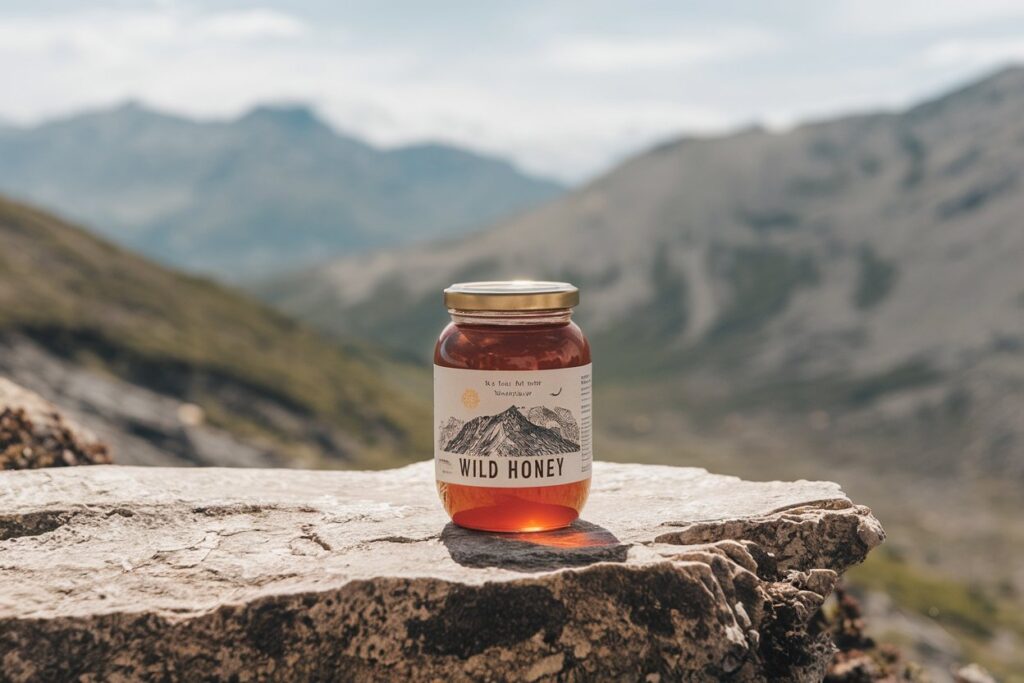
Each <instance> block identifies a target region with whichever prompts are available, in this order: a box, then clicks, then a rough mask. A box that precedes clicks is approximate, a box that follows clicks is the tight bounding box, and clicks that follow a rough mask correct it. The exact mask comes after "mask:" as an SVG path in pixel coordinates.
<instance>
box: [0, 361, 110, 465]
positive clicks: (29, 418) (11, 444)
mask: <svg viewBox="0 0 1024 683" xmlns="http://www.w3.org/2000/svg"><path fill="white" fill-rule="evenodd" d="M109 462H110V452H109V450H108V449H107V446H106V444H104V443H102V442H101V441H100V440H99V439H97V438H96V436H95V435H94V434H93V433H92V432H90V431H89V430H87V429H84V428H82V427H81V426H79V425H78V424H76V423H75V422H73V421H72V420H70V419H68V418H67V417H66V416H64V415H63V414H62V413H61V412H60V411H59V410H58V409H57V407H56V406H54V405H53V404H52V403H50V402H49V401H47V400H46V399H44V398H43V397H42V396H39V395H38V394H36V393H34V392H32V391H29V390H28V389H25V388H23V387H20V386H18V385H17V384H15V383H14V382H11V381H10V380H7V379H5V378H3V377H0V470H4V469H8V470H11V469H26V468H35V467H56V466H61V465H95V464H103V463H109Z"/></svg>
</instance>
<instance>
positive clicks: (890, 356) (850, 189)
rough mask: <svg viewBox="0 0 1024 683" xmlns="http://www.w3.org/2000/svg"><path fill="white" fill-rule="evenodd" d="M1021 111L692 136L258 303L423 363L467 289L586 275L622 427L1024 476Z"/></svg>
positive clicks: (269, 288)
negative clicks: (487, 282)
mask: <svg viewBox="0 0 1024 683" xmlns="http://www.w3.org/2000/svg"><path fill="white" fill-rule="evenodd" d="M1022 109H1024V69H1021V68H1019V67H1017V68H1011V69H1004V70H1000V71H998V72H996V73H995V74H994V75H992V76H990V77H988V78H985V79H982V80H981V81H978V82H976V83H973V84H971V85H968V86H964V87H962V88H959V89H957V90H956V91H954V92H952V93H949V94H946V95H943V96H939V97H936V98H931V99H929V100H927V101H925V102H922V103H921V104H919V105H916V106H913V107H910V108H908V109H906V110H904V111H902V112H896V113H881V114H876V113H871V114H864V115H858V116H854V117H842V118H840V119H836V120H830V121H819V122H814V123H811V124H806V125H802V126H797V127H795V128H794V129H792V130H790V131H786V132H768V131H764V130H757V129H754V130H744V131H740V132H738V133H735V134H733V135H728V136H724V137H720V138H708V139H684V140H680V141H675V142H673V143H667V144H664V145H661V146H658V147H655V148H654V149H653V150H652V151H650V152H648V153H645V154H642V155H639V156H637V157H634V158H632V159H630V160H628V161H626V162H625V163H624V164H622V165H621V166H619V167H617V168H616V169H614V170H612V171H611V172H609V173H608V174H606V175H604V176H602V177H600V178H598V179H597V180H595V181H594V182H592V183H590V184H588V185H587V186H585V187H583V188H580V189H577V190H575V191H573V192H572V193H571V194H569V195H567V196H566V197H564V198H562V199H561V200H557V201H555V202H552V203H550V204H547V205H545V206H542V207H540V208H538V209H535V210H533V211H531V212H527V213H525V214H523V215H521V216H519V217H515V218H512V219H510V220H507V221H504V222H500V223H498V224H496V225H495V226H493V227H492V228H491V229H490V230H488V231H485V232H482V233H478V234H475V235H471V236H468V237H466V238H464V239H461V240H449V241H446V242H444V243H435V244H433V245H425V246H421V247H418V248H417V249H416V250H410V249H405V250H403V249H397V250H385V251H382V252H378V253H373V254H369V255H366V256H364V257H361V258H360V259H358V260H354V259H342V260H339V261H336V262H334V263H333V264H326V265H324V266H322V267H319V268H316V269H314V270H312V271H310V272H308V273H305V274H302V275H297V276H293V277H291V278H289V279H285V280H281V281H277V282H270V283H267V284H265V285H264V286H262V287H261V288H260V290H259V291H260V293H261V294H262V295H264V296H265V297H266V298H267V300H269V301H271V302H272V303H275V304H276V305H278V306H280V307H282V308H283V309H284V310H287V311H290V312H292V313H295V314H297V315H299V316H301V317H304V318H305V319H307V320H310V321H311V322H313V323H314V324H318V325H320V326H321V327H323V328H324V329H327V330H332V329H334V330H337V329H339V327H338V324H337V323H336V322H335V321H341V320H344V321H345V325H344V327H345V329H346V330H347V331H348V332H349V333H355V334H363V335H367V336H372V337H374V338H378V339H382V340H384V341H390V342H391V343H393V344H395V345H398V346H400V347H401V348H403V349H406V350H408V351H419V352H421V353H423V354H424V355H425V353H426V352H425V351H424V349H429V347H430V339H431V338H432V337H433V336H434V334H435V333H436V330H437V329H439V328H440V326H441V325H442V324H443V322H444V311H443V310H442V309H441V307H440V306H438V305H437V303H436V292H437V291H439V290H440V289H442V288H443V287H445V286H447V285H448V284H450V283H451V282H454V281H460V280H468V279H497V278H502V277H523V276H527V277H536V278H542V279H566V280H570V281H573V282H575V283H576V284H578V285H580V287H581V290H582V303H581V305H580V307H579V309H578V310H577V317H578V319H579V320H580V322H581V324H582V325H583V326H584V328H585V329H586V330H587V331H588V333H589V335H590V337H591V341H592V343H593V346H594V349H595V358H597V359H598V362H597V363H596V371H597V373H598V376H597V377H596V378H595V387H596V389H597V391H599V392H600V391H602V387H614V391H610V393H612V394H614V395H615V396H617V397H620V398H619V399H618V400H622V401H624V405H623V406H622V409H621V410H615V411H613V413H612V414H610V415H609V414H606V415H605V421H606V428H607V422H608V421H611V422H612V423H614V427H613V429H614V430H615V431H618V432H623V433H629V432H630V431H631V430H632V429H633V427H632V426H631V424H632V421H633V419H634V415H636V414H638V413H639V418H642V421H645V420H648V419H649V415H650V414H651V411H662V412H664V411H666V410H667V409H666V408H665V407H664V406H671V407H672V408H673V409H674V410H676V411H678V410H679V409H682V410H683V411H684V414H685V415H688V416H691V417H692V419H693V420H694V421H696V422H698V423H699V424H700V425H701V427H700V428H701V429H721V428H722V425H723V424H725V422H724V421H725V420H726V419H727V418H728V419H732V418H730V416H750V417H754V416H759V417H758V418H757V419H758V420H759V423H763V424H767V425H772V424H773V423H774V424H775V427H774V429H777V430H778V431H779V432H780V433H779V434H778V436H779V438H782V439H791V438H797V439H799V440H800V441H801V442H803V446H802V447H803V448H805V449H812V448H814V449H816V450H818V451H820V452H821V453H822V454H823V457H834V458H837V457H840V456H839V454H840V453H845V455H844V456H842V457H854V456H851V455H849V453H848V452H847V451H845V450H844V449H846V448H847V447H852V448H854V449H855V450H858V452H859V453H860V454H859V455H857V456H856V457H861V458H865V459H867V460H868V461H870V462H872V463H874V464H877V465H879V466H882V467H903V468H905V469H907V470H909V471H927V472H929V473H930V474H941V475H944V476H952V475H954V474H957V473H965V472H974V473H981V474H984V475H995V476H1004V475H1010V476H1014V477H1020V476H1024V452H1022V448H1024V446H1022V445H1024V426H1022V425H1020V424H1019V421H1015V420H1014V419H1012V417H1011V414H1012V411H1013V409H1011V408H1010V406H1018V407H1020V408H1021V409H1024V392H1020V391H1019V390H1016V389H1014V387H1015V386H1016V383H1018V382H1020V381H1021V380H1024V364H1022V363H1021V353H1020V351H1019V349H1022V348H1024V316H1021V315H1020V310H1021V308H1020V305H1019V303H1018V302H1019V300H1020V297H1021V296H1022V294H1021V292H1024V273H1022V272H1021V269H1020V268H1019V267H1018V264H1019V263H1020V262H1022V261H1024V233H1022V231H1020V230H1019V216H1020V215H1022V214H1024V203H1022V201H1024V200H1022V199H1021V196H1022V195H1021V193H1020V192H1019V188H1020V183H1021V181H1022V179H1021V177H1020V171H1019V170H1018V169H1020V168H1022V167H1024V124H1022V119H1021V117H1020V116H1019V112H1020V111H1021V110H1022ZM995 245H998V248H996V247H995ZM1015 349H1017V350H1015ZM627 396H628V399H626V398H625V397H627ZM598 405H599V406H600V402H598ZM943 415H945V416H947V417H946V418H942V419H940V418H939V416H943ZM665 419H666V420H668V419H669V418H668V417H666V418H665ZM826 424H827V426H826V427H821V425H826ZM716 425H717V427H716ZM814 425H818V426H814ZM823 440H824V443H826V444H830V445H829V446H827V447H826V448H821V447H820V446H821V444H822V443H823ZM869 443H875V444H878V443H881V444H885V447H886V448H891V449H892V452H896V453H899V457H898V458H891V457H890V458H883V457H880V455H879V454H878V453H879V449H878V446H877V445H876V446H873V447H865V445H866V444H869ZM815 444H817V446H815ZM858 444H860V445H858Z"/></svg>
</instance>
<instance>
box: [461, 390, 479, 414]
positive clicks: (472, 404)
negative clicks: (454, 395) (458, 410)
mask: <svg viewBox="0 0 1024 683" xmlns="http://www.w3.org/2000/svg"><path fill="white" fill-rule="evenodd" d="M462 405H464V406H466V408H468V409H469V410H473V409H474V408H476V407H477V406H478V405H480V394H478V393H476V389H466V390H465V391H463V392H462Z"/></svg>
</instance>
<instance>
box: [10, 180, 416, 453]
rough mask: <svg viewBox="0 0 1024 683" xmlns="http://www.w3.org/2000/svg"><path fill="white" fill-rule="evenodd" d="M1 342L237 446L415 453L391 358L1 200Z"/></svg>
mask: <svg viewBox="0 0 1024 683" xmlns="http://www.w3.org/2000/svg"><path fill="white" fill-rule="evenodd" d="M0 337H5V338H13V337H16V338H18V339H27V340H31V342H32V343H34V344H36V345H38V346H39V347H42V348H43V349H45V350H46V351H47V352H48V353H50V354H53V355H54V356H56V357H58V358H60V359H63V360H64V361H67V362H69V363H70V364H71V366H73V367H85V368H89V369H90V370H92V371H95V372H97V373H100V374H103V373H106V374H109V375H113V376H115V377H117V378H119V379H121V380H126V381H128V382H130V383H131V384H133V385H139V386H141V387H145V388H147V389H149V390H152V391H154V392H156V393H158V394H160V395H166V396H170V397H174V398H176V399H179V400H182V401H188V402H190V403H194V404H197V405H198V406H200V407H201V408H202V409H203V410H204V412H205V415H206V418H207V419H208V421H209V422H210V423H211V424H212V425H214V426H216V427H217V428H220V429H222V430H225V431H227V432H229V433H230V434H231V435H233V436H234V437H236V438H238V439H239V440H240V441H242V442H255V443H258V444H260V446H261V447H264V448H268V449H270V450H272V451H274V452H276V453H280V454H281V457H282V459H283V460H285V461H292V462H295V461H297V462H301V463H304V464H315V465H345V464H348V463H350V462H353V461H358V462H360V463H361V464H366V463H369V464H374V463H377V462H380V463H384V462H392V461H395V460H409V459H413V458H417V457H424V456H426V455H427V453H428V447H429V446H428V444H429V437H428V436H427V434H426V433H425V429H424V428H425V427H426V426H427V424H428V422H429V420H428V419H427V414H428V413H427V411H428V407H427V406H426V404H425V403H423V402H421V401H419V400H418V399H416V398H413V397H412V395H411V393H410V392H409V391H407V390H406V389H404V388H400V387H399V386H397V384H391V383H390V381H385V380H384V379H383V377H393V376H395V366H394V364H393V362H392V361H390V360H388V359H386V358H385V357H384V356H382V355H379V354H377V353H376V352H374V351H373V350H371V349H369V348H364V347H357V346H348V347H342V346H340V345H338V344H337V343H334V342H328V341H326V340H325V339H323V338H322V337H320V336H319V335H318V334H317V333H315V332H312V331H310V330H309V329H308V328H306V327H304V326H303V325H301V324H297V323H295V322H293V321H291V320H289V319H288V318H286V317H284V316H282V315H280V314H277V313H275V312H273V311H271V310H269V309H268V308H266V307H265V306H263V305H261V304H259V303H257V302H255V301H253V300H251V299H249V298H247V297H246V296H244V295H242V294H240V293H237V292H234V291H232V290H229V289H226V288H224V287H221V286H218V285H216V284H213V283H211V282H209V281H207V280H203V279H199V278H194V277H186V276H183V275H181V274H178V273H175V272H173V271H171V270H168V269H165V268H162V267H160V266H157V265H155V264H153V263H151V262H149V261H147V260H145V259H143V258H140V257H138V256H135V255H133V254H131V253H128V252H126V251H124V250H122V249H120V248H119V247H116V246H113V245H111V244H109V243H107V242H104V241H102V240H100V239H97V238H95V237H93V236H91V235H89V234H88V233H86V232H84V231H83V230H81V229H79V228H76V227H73V226H71V225H69V224H67V223H65V222H63V221H62V220H60V219H58V218H56V217H54V216H53V215H50V214H47V213H44V212H42V211H40V210H37V209H34V208H32V207H29V206H26V205H24V204H19V203H15V202H12V201H9V200H5V199H0Z"/></svg>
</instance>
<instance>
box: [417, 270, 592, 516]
mask: <svg viewBox="0 0 1024 683" xmlns="http://www.w3.org/2000/svg"><path fill="white" fill-rule="evenodd" d="M444 302H445V306H447V308H448V311H449V313H450V314H451V317H452V321H451V323H450V324H448V326H447V327H445V328H444V330H443V331H442V332H441V336H440V338H439V339H438V341H437V346H436V347H435V349H434V462H435V471H436V477H437V488H438V493H439V494H440V496H441V500H442V502H443V503H444V507H445V510H446V511H447V512H448V514H449V516H450V517H451V518H452V521H454V522H455V523H456V524H458V525H459V526H463V527H468V528H471V529H481V530H486V531H513V532H523V531H544V530H548V529H557V528H561V527H564V526H567V525H569V524H571V523H572V521H573V520H575V519H576V518H577V517H578V516H579V513H580V510H581V509H582V508H583V505H584V503H585V502H586V500H587V494H588V493H589V491H590V471H591V463H592V459H593V451H592V441H591V362H590V345H589V343H588V342H587V339H586V337H585V336H584V335H583V332H582V330H580V328H579V327H578V326H577V325H576V324H575V323H574V322H572V320H571V317H572V308H573V307H574V306H575V305H576V304H578V303H579V290H578V289H577V288H576V287H574V286H572V285H570V284H568V283H564V282H532V281H519V280H517V281H508V282H468V283H461V284H455V285H452V286H451V287H449V288H447V289H446V290H444Z"/></svg>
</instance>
